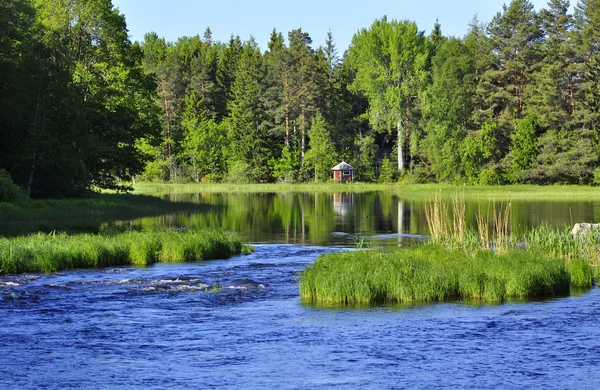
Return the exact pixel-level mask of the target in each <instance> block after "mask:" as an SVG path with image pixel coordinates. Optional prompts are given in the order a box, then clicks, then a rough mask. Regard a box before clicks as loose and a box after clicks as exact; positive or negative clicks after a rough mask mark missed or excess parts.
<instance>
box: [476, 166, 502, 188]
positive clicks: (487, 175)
mask: <svg viewBox="0 0 600 390" xmlns="http://www.w3.org/2000/svg"><path fill="white" fill-rule="evenodd" d="M502 183H503V180H502V177H501V176H500V175H499V174H498V173H497V172H496V171H495V170H493V169H484V170H482V171H481V172H480V173H479V184H481V185H484V186H489V185H498V184H502Z"/></svg>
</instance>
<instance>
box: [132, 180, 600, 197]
mask: <svg viewBox="0 0 600 390" xmlns="http://www.w3.org/2000/svg"><path fill="white" fill-rule="evenodd" d="M372 191H384V192H391V193H394V194H397V195H399V196H402V197H403V198H406V199H411V198H435V197H442V198H455V197H462V198H467V199H477V198H481V199H497V200H507V199H522V200H548V201H564V200H594V199H597V200H600V187H591V186H574V185H564V186H562V185H555V186H535V185H505V186H467V185H450V184H399V183H394V184H377V183H347V184H341V183H322V184H314V183H313V184H156V183H138V184H136V185H134V192H135V193H136V194H144V195H165V194H178V193H179V194H181V193H215V192H223V193H231V192H239V193H257V192H316V193H336V192H355V193H356V192H372Z"/></svg>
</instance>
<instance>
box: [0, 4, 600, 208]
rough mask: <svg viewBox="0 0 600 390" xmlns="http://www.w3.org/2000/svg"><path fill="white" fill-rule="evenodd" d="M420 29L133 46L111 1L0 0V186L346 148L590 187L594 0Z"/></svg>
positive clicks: (598, 39)
mask: <svg viewBox="0 0 600 390" xmlns="http://www.w3.org/2000/svg"><path fill="white" fill-rule="evenodd" d="M572 9H573V10H574V11H573V12H571V10H572ZM360 27H361V26H357V28H360ZM422 27H423V26H421V28H422ZM426 27H427V28H428V29H429V30H430V31H431V32H430V33H429V34H425V32H424V31H423V30H421V29H420V27H419V26H417V25H416V24H415V23H414V22H412V21H409V20H401V19H394V18H388V17H385V16H383V17H382V18H381V19H378V20H375V21H374V22H373V24H372V25H371V26H368V27H363V28H361V29H360V30H357V33H356V34H355V36H354V37H353V39H352V43H351V45H350V47H349V48H338V47H336V44H335V40H334V34H333V33H332V32H331V31H330V32H329V33H328V38H327V40H326V41H325V42H321V43H315V42H313V40H312V39H311V37H310V34H309V33H308V32H306V31H304V30H302V29H301V28H298V29H296V30H292V31H289V32H285V33H284V32H280V31H276V30H273V31H272V33H271V37H270V41H269V42H268V45H267V47H265V48H260V47H259V46H258V44H257V43H256V42H255V41H254V39H253V38H249V39H248V40H242V39H241V38H240V37H238V36H232V37H231V38H230V40H229V41H228V42H219V41H215V40H213V38H212V34H211V30H210V28H206V30H205V31H204V33H203V34H202V35H197V36H193V37H181V38H179V39H178V40H177V41H176V42H168V41H166V40H165V39H164V38H162V37H160V36H159V35H158V34H156V33H154V32H149V33H147V34H146V35H145V37H144V39H143V41H142V42H131V41H130V39H129V37H128V30H127V25H126V20H125V16H124V15H122V14H121V13H120V12H119V10H118V9H116V8H115V7H114V6H113V4H112V2H111V0H51V1H50V0H6V1H2V2H0V187H3V185H2V183H6V182H10V181H13V182H14V183H15V184H16V186H18V187H20V188H21V190H22V191H23V192H24V193H25V194H26V195H27V196H29V197H36V198H44V197H67V196H82V195H85V194H86V193H87V191H89V190H90V189H98V188H102V189H113V190H127V189H128V188H129V186H130V184H131V183H132V182H135V181H156V182H169V183H202V182H231V183H262V182H287V183H293V182H309V181H310V182H325V181H328V180H330V177H331V176H330V168H331V167H333V166H334V165H336V164H337V163H339V162H340V161H342V160H344V161H346V162H348V163H350V164H352V165H353V166H354V167H355V168H356V169H357V171H356V179H357V180H359V181H365V182H373V181H381V182H393V181H398V180H400V181H403V182H410V183H420V182H444V183H468V184H482V185H488V184H508V183H531V184H553V183H560V184H563V183H569V184H600V169H599V168H598V167H599V166H600V0H578V1H577V3H576V4H574V8H571V7H570V3H569V1H568V0H549V1H548V3H547V6H546V7H545V8H544V9H541V10H539V11H538V10H535V9H534V7H533V5H532V3H531V2H530V1H528V0H512V1H510V2H507V3H506V4H505V5H504V7H503V8H502V9H501V10H499V11H498V13H497V14H496V15H495V16H494V17H493V18H492V20H489V21H485V22H482V21H480V20H478V19H477V18H474V19H473V21H472V22H471V24H470V26H469V30H468V33H467V34H466V35H465V36H464V37H452V36H446V35H444V33H443V26H440V24H439V23H436V24H435V25H434V26H426ZM0 189H1V188H0ZM1 192H2V191H0V200H2V193H1ZM5 192H6V191H5ZM5 197H6V195H5Z"/></svg>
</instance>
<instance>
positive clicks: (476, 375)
mask: <svg viewBox="0 0 600 390" xmlns="http://www.w3.org/2000/svg"><path fill="white" fill-rule="evenodd" d="M336 250H339V249H333V248H321V247H301V246H291V245H262V246H257V250H256V253H253V254H251V255H249V256H245V257H244V256H240V257H236V258H233V259H230V260H221V261H207V262H200V263H184V264H157V265H154V266H152V267H149V268H112V269H103V270H86V271H69V272H61V273H58V274H55V275H20V276H11V277H2V278H0V388H2V389H38V388H44V389H70V388H72V389H81V388H84V389H108V388H111V389H112V388H128V389H166V388H189V389H199V388H202V389H255V388H260V389H272V388H287V389H325V388H343V389H345V388H348V389H357V388H366V389H393V388H398V389H400V388H409V389H412V388H438V387H439V388H494V389H496V388H546V389H554V388H556V389H565V388H578V389H596V388H599V387H600V386H599V385H600V289H598V288H594V289H591V290H588V291H586V292H583V293H581V294H579V295H572V296H570V297H566V298H557V299H553V300H546V301H541V302H527V303H523V302H518V303H505V304H502V305H484V306H471V305H466V304H461V303H444V304H436V305H427V306H419V307H377V308H362V309H323V308H318V307H312V306H308V305H304V304H302V302H301V301H300V299H299V288H298V283H297V279H298V273H299V272H300V271H301V270H302V269H304V268H305V267H306V265H308V264H310V263H312V262H313V261H314V260H315V259H316V258H317V257H318V256H319V255H320V254H322V253H326V252H331V251H336Z"/></svg>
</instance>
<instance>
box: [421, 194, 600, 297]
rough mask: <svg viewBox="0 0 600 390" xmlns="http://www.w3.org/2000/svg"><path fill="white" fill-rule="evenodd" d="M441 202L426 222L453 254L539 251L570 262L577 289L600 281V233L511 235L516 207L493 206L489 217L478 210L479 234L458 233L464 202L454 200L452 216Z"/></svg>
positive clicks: (545, 229) (551, 230)
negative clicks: (462, 252)
mask: <svg viewBox="0 0 600 390" xmlns="http://www.w3.org/2000/svg"><path fill="white" fill-rule="evenodd" d="M445 207H446V206H444V203H442V202H441V201H440V200H439V199H438V198H436V199H435V200H434V201H433V202H431V203H430V204H428V205H427V206H426V218H427V223H428V225H429V230H430V232H431V243H433V244H437V245H440V246H442V247H444V248H446V249H449V250H457V249H458V250H464V251H466V252H470V253H473V252H477V251H486V250H491V251H493V252H495V253H496V254H502V253H506V252H509V251H512V250H516V249H519V250H521V251H537V252H542V253H546V254H548V255H549V256H550V257H553V258H558V259H562V260H564V261H565V262H566V266H567V269H568V271H569V274H570V275H571V283H572V284H573V285H574V286H576V287H591V286H593V284H594V282H595V281H597V280H598V276H599V275H598V274H599V271H598V270H599V268H600V267H599V264H600V232H598V231H595V230H592V231H590V232H587V233H585V234H579V235H575V236H573V235H572V234H571V231H570V227H568V226H565V227H563V228H555V227H551V226H548V225H542V226H539V227H537V228H534V229H531V230H529V231H528V232H527V233H525V234H523V235H521V236H517V235H515V234H512V232H511V221H512V215H511V214H512V207H511V203H508V204H507V205H506V206H504V207H499V208H498V209H497V208H496V206H495V205H493V206H491V208H489V209H488V210H487V211H486V213H485V214H484V213H482V212H481V209H479V210H478V212H477V214H476V216H475V219H476V222H477V231H474V230H473V229H466V228H460V229H457V228H456V226H457V223H456V221H464V220H465V219H466V215H465V207H464V200H463V201H459V200H456V199H455V200H454V207H453V209H452V213H449V212H448V211H447V207H446V208H445Z"/></svg>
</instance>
